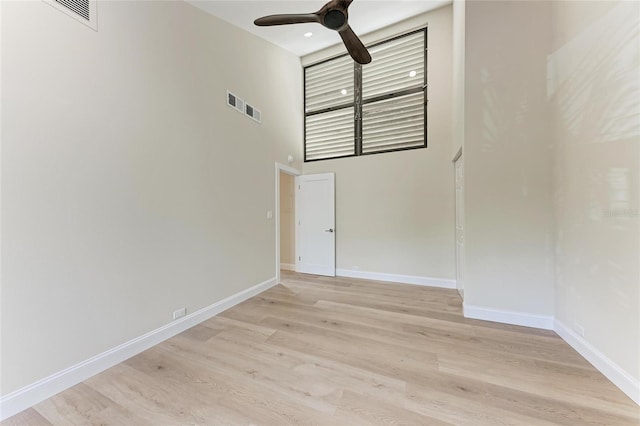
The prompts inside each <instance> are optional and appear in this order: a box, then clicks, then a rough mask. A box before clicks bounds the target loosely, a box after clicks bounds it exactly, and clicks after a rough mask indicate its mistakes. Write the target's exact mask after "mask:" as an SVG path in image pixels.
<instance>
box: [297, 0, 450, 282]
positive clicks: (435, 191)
mask: <svg viewBox="0 0 640 426" xmlns="http://www.w3.org/2000/svg"><path fill="white" fill-rule="evenodd" d="M451 19H452V18H451V6H447V7H444V8H441V9H438V10H436V11H433V12H431V13H428V14H425V15H422V16H419V17H417V18H414V19H412V20H410V21H407V22H404V23H401V24H399V25H397V26H394V27H391V28H387V29H385V30H383V31H380V32H378V33H374V34H370V35H368V36H367V37H363V39H364V41H365V42H372V41H374V40H379V39H382V38H386V37H389V36H391V35H394V34H399V33H402V32H405V31H407V30H410V29H414V28H420V27H424V26H425V25H428V27H429V30H428V32H429V33H428V40H429V41H428V49H429V50H428V78H429V89H428V99H429V107H428V112H427V121H428V123H429V124H428V130H427V140H428V142H427V144H428V148H427V149H423V150H411V151H404V152H395V153H386V154H377V155H369V156H362V157H354V158H343V159H337V160H327V161H318V162H311V163H305V164H304V166H303V170H304V173H305V174H310V173H323V172H334V173H335V175H336V229H337V234H336V266H337V268H339V269H352V270H360V271H366V272H378V273H389V274H402V275H415V276H422V277H431V278H445V279H453V278H455V272H454V266H455V250H454V226H455V225H454V185H453V165H452V163H451V155H450V150H451V119H452V118H451V110H452V104H451V90H452V89H451V69H452V66H451V64H452V56H451V45H452V40H451V37H452V34H451ZM340 49H342V48H341V47H340V46H338V47H337V48H333V49H329V50H327V51H324V52H320V53H318V54H314V55H312V56H309V57H305V58H303V63H311V62H314V61H317V60H318V59H321V58H323V57H326V56H330V55H332V54H335V53H337V52H339V51H340Z"/></svg>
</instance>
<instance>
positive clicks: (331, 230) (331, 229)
mask: <svg viewBox="0 0 640 426" xmlns="http://www.w3.org/2000/svg"><path fill="white" fill-rule="evenodd" d="M324 232H333V228H330V229H325V230H324Z"/></svg>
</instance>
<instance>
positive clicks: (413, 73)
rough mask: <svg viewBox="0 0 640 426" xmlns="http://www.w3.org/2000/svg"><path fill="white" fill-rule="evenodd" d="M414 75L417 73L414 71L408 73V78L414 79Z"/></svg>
mask: <svg viewBox="0 0 640 426" xmlns="http://www.w3.org/2000/svg"><path fill="white" fill-rule="evenodd" d="M416 75H418V73H417V72H415V71H411V72H410V73H409V77H411V78H413V77H415V76H416Z"/></svg>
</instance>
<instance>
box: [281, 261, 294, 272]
mask: <svg viewBox="0 0 640 426" xmlns="http://www.w3.org/2000/svg"><path fill="white" fill-rule="evenodd" d="M283 269H284V270H285V271H294V272H295V270H296V265H294V264H292V263H281V264H280V270H283Z"/></svg>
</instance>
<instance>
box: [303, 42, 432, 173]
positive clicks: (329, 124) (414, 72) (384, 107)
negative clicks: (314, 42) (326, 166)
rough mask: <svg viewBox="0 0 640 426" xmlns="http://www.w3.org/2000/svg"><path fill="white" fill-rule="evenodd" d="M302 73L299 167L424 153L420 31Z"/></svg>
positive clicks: (423, 72) (423, 46)
mask: <svg viewBox="0 0 640 426" xmlns="http://www.w3.org/2000/svg"><path fill="white" fill-rule="evenodd" d="M369 52H370V53H371V56H372V59H373V60H372V62H371V63H370V64H367V65H359V64H356V63H354V62H353V60H352V59H351V57H350V56H349V55H345V56H341V57H338V58H335V59H331V60H328V61H325V62H322V63H319V64H316V65H312V66H309V67H307V68H305V161H314V160H322V159H329V158H337V157H345V156H354V155H366V154H374V153H379V152H387V151H396V150H406V149H414V148H426V129H425V128H426V113H425V109H426V69H425V68H426V29H424V30H420V31H416V32H413V33H410V34H407V35H404V36H401V37H397V38H394V39H392V40H389V41H386V42H382V43H379V44H376V45H374V46H371V47H369Z"/></svg>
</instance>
